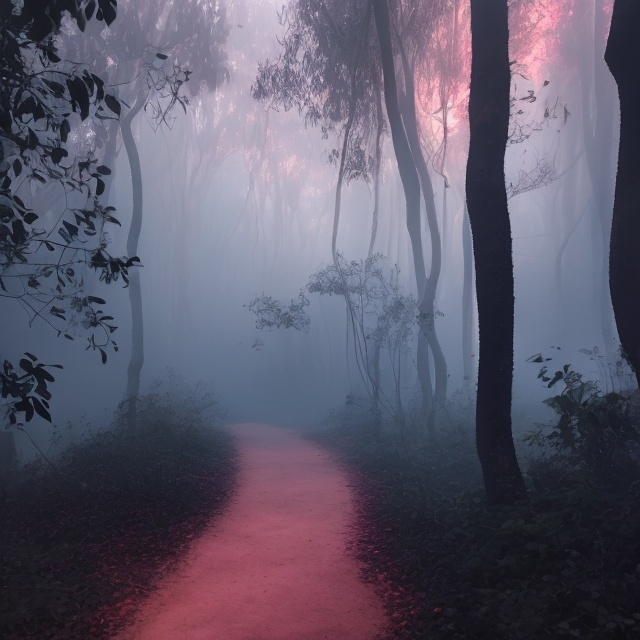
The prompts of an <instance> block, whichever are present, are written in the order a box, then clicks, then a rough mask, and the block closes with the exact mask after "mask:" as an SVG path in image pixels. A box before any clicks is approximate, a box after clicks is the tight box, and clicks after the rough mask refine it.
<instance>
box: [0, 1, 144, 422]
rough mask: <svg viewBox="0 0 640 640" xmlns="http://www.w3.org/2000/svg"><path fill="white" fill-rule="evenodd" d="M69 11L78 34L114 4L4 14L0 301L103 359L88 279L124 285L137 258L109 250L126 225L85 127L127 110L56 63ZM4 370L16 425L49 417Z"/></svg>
mask: <svg viewBox="0 0 640 640" xmlns="http://www.w3.org/2000/svg"><path fill="white" fill-rule="evenodd" d="M9 9H11V10H9ZM65 12H67V13H68V14H69V15H70V16H71V17H72V18H73V19H75V21H76V22H77V24H78V26H79V28H80V29H84V27H85V25H86V21H87V20H90V19H91V18H94V17H95V18H97V19H98V20H103V21H104V22H105V23H106V24H110V23H111V22H112V21H113V20H114V18H115V1H114V0H100V1H99V2H98V3H97V4H96V2H94V1H92V2H88V3H87V2H80V1H79V0H50V1H49V2H48V3H47V11H43V7H42V3H41V2H35V1H33V0H25V2H24V3H22V7H21V6H20V3H12V4H11V5H9V3H4V4H3V7H2V9H0V52H1V54H2V55H1V56H0V59H1V62H0V73H2V77H3V86H2V89H1V90H0V114H1V116H0V289H1V291H0V295H1V296H2V297H4V298H5V299H7V300H9V301H12V302H17V303H18V304H19V305H20V306H22V307H23V308H24V309H25V310H26V311H27V314H28V315H29V318H30V323H31V322H33V321H34V320H35V319H36V318H38V319H40V320H43V321H44V322H45V323H46V324H48V325H50V326H51V327H52V328H53V329H54V330H55V331H56V332H57V333H58V335H61V334H64V336H65V337H66V338H68V339H70V340H73V339H74V334H75V333H77V332H86V334H87V341H88V346H87V348H89V349H97V350H99V351H100V354H101V357H102V360H103V361H105V360H106V351H105V348H106V347H108V346H110V347H113V348H114V349H117V345H116V344H115V342H114V341H113V340H112V337H111V334H112V333H113V331H114V330H115V326H114V325H113V324H112V322H111V321H112V320H113V318H112V317H111V316H109V315H105V314H104V313H103V312H102V311H101V310H99V309H98V308H97V306H96V305H98V306H99V305H102V304H104V300H102V299H101V298H99V297H97V296H90V295H86V293H85V287H86V285H85V271H86V269H89V270H94V271H96V272H97V273H98V275H99V279H100V280H101V281H103V282H105V283H110V282H113V281H116V280H119V279H120V278H121V279H122V281H123V282H124V283H125V284H126V283H127V282H128V272H129V269H130V268H131V267H133V266H134V265H135V264H136V263H137V262H138V259H137V258H135V257H129V258H127V257H117V256H113V255H111V254H110V253H109V251H108V249H107V247H108V244H109V238H108V236H107V233H106V230H105V228H106V226H107V225H108V224H119V222H118V221H117V219H116V218H115V217H114V215H113V213H114V209H113V207H110V206H105V205H104V204H103V203H102V201H101V196H102V195H103V194H104V192H105V189H106V182H105V181H106V179H107V176H108V175H109V174H110V170H109V168H108V167H106V166H104V165H101V164H99V163H98V161H97V160H96V159H95V158H94V157H93V150H92V148H91V136H90V133H89V130H88V129H86V128H85V129H82V128H81V124H82V123H87V122H90V121H91V120H94V119H95V120H97V121H105V120H113V119H117V118H118V116H119V114H120V103H119V102H118V100H116V98H115V97H114V96H113V95H111V94H109V93H107V92H106V91H105V86H104V82H103V80H102V79H101V78H100V77H98V76H97V75H96V74H93V73H91V72H89V71H88V70H87V69H84V68H83V67H82V66H81V65H79V64H78V63H73V62H65V61H63V60H62V59H61V58H60V57H59V55H58V48H57V44H56V36H57V34H58V31H59V29H60V27H61V24H62V20H63V16H64V15H65ZM40 366H41V365H38V367H40ZM21 368H23V367H21ZM12 369H13V367H12V365H9V370H11V371H12ZM23 369H24V368H23ZM37 370H38V371H43V369H37ZM7 371H8V370H7V369H6V368H5V376H4V377H3V378H2V383H3V389H2V395H3V397H4V398H8V397H13V398H20V399H19V400H18V401H17V403H16V404H13V405H11V406H10V408H9V413H10V416H12V418H11V420H12V422H15V418H16V414H17V413H22V412H24V413H25V416H26V417H27V419H30V417H29V414H30V413H31V414H32V413H33V409H34V408H35V410H36V412H37V413H38V414H39V415H41V416H42V417H44V418H45V419H48V418H47V416H48V412H47V411H46V410H45V409H46V407H45V406H44V405H42V404H37V403H36V402H35V400H34V399H33V397H32V399H31V400H28V401H27V400H25V397H24V394H22V393H21V392H19V393H18V394H17V396H16V389H15V388H13V389H12V388H10V387H5V385H6V384H9V382H10V381H11V380H13V381H14V382H15V378H12V375H15V374H12V373H7ZM25 373H27V375H29V372H28V371H25ZM36 388H38V386H37V385H36ZM40 397H41V399H44V400H47V399H48V398H46V397H45V396H44V395H41V396H40Z"/></svg>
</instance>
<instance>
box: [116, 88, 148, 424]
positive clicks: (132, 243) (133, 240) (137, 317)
mask: <svg viewBox="0 0 640 640" xmlns="http://www.w3.org/2000/svg"><path fill="white" fill-rule="evenodd" d="M144 103H145V97H144V95H142V94H139V95H138V97H137V99H136V102H135V103H134V105H133V107H131V110H130V111H129V112H128V113H127V114H126V115H125V116H124V117H123V118H122V121H121V130H122V142H123V144H124V148H125V150H126V152H127V157H128V159H129V167H130V170H131V187H132V192H133V202H132V209H131V226H130V227H129V235H128V237H127V254H128V255H129V256H135V255H137V254H138V241H139V239H140V231H141V229H142V167H141V165H140V155H139V154H138V147H137V145H136V141H135V139H134V137H133V131H132V129H131V126H132V123H133V120H134V118H135V117H136V116H137V115H138V113H139V112H140V110H141V109H142V107H143V106H144ZM129 302H130V304H131V358H130V359H129V366H128V368H127V389H126V391H125V402H126V407H127V426H128V428H129V430H130V431H135V429H136V410H137V404H138V394H139V392H140V373H141V371H142V365H143V364H144V320H143V316H142V290H141V287H140V274H139V272H138V270H137V269H132V270H131V273H130V277H129Z"/></svg>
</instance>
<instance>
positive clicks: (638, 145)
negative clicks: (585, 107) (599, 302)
mask: <svg viewBox="0 0 640 640" xmlns="http://www.w3.org/2000/svg"><path fill="white" fill-rule="evenodd" d="M639 34H640V2H638V0H615V3H614V5H613V15H612V18H611V30H610V31H609V41H608V43H607V49H606V51H605V60H606V62H607V64H608V65H609V69H611V73H612V74H613V77H614V78H615V80H616V82H617V84H618V93H619V95H620V149H619V155H618V174H617V178H616V189H615V201H614V205H613V223H612V226H611V245H610V253H609V287H610V289H611V300H612V302H613V310H614V313H615V319H616V324H617V326H618V334H619V336H620V343H621V344H622V348H623V350H624V352H625V354H626V356H627V358H628V359H629V362H630V364H631V366H632V367H633V370H634V373H635V374H636V380H637V381H638V385H639V386H640V250H639V247H640V118H638V105H639V104H640V65H638V60H639V59H640V39H639V37H638V35H639Z"/></svg>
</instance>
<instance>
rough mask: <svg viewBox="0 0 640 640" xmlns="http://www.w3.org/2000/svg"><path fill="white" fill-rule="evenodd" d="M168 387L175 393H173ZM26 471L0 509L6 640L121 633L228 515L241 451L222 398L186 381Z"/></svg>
mask: <svg viewBox="0 0 640 640" xmlns="http://www.w3.org/2000/svg"><path fill="white" fill-rule="evenodd" d="M167 389H168V390H167ZM126 412H127V409H126V407H122V408H121V411H120V412H119V413H118V415H117V417H116V421H115V424H114V425H113V426H112V427H111V428H109V429H105V430H102V431H98V432H96V433H94V434H92V435H90V436H89V437H87V438H86V439H84V440H83V441H81V442H79V443H78V444H74V445H72V446H70V447H68V448H67V449H66V450H64V451H63V452H62V454H61V455H60V456H59V457H58V458H56V459H55V460H53V461H46V460H44V459H43V458H42V457H41V458H40V459H38V460H37V461H36V462H34V463H32V464H29V465H28V466H26V467H25V468H23V469H22V470H21V473H20V474H19V477H18V478H17V480H16V481H15V482H14V483H13V486H11V487H9V489H8V490H7V491H6V492H5V495H4V497H3V498H2V500H1V503H0V508H1V510H2V518H0V580H1V584H2V598H1V599H0V637H2V638H3V639H5V640H23V639H27V638H37V639H38V640H45V639H47V638H48V639H55V640H79V639H80V638H91V639H92V640H101V639H105V640H106V639H107V638H112V637H113V636H114V634H115V632H116V631H117V630H118V629H119V628H121V627H122V626H123V625H124V624H126V623H127V621H128V620H129V619H130V618H131V615H132V614H133V612H134V611H135V609H136V607H137V605H138V604H139V603H140V601H141V600H142V599H143V598H144V597H145V596H147V594H148V593H149V592H150V591H151V590H153V588H154V586H155V585H156V584H157V582H158V580H159V579H160V578H161V577H162V576H163V575H164V574H165V573H166V572H167V570H169V569H170V568H171V567H172V566H173V565H174V563H175V562H176V561H177V559H179V558H180V556H181V554H183V553H184V552H185V550H186V548H187V547H188V545H189V543H190V541H191V540H192V539H193V538H194V537H195V536H197V535H198V534H199V533H200V532H201V531H202V530H203V529H204V528H205V527H206V526H207V525H208V524H210V523H211V521H212V518H215V517H216V516H217V515H219V514H220V513H221V512H222V511H223V509H224V508H225V506H226V504H227V503H228V500H229V498H230V496H231V495H232V493H233V488H234V483H235V477H236V470H237V464H236V455H235V450H234V446H233V442H232V440H231V437H230V436H229V435H228V434H227V433H226V432H224V431H222V430H221V429H219V428H218V423H219V421H220V415H219V411H218V407H217V404H216V403H215V401H214V400H213V398H212V397H211V396H210V395H208V394H206V393H200V392H199V391H198V390H197V389H192V388H189V387H188V386H187V385H185V384H184V383H183V382H181V381H180V379H178V378H177V377H175V376H173V377H170V378H169V380H168V382H166V383H164V384H158V385H157V386H156V388H155V389H154V390H153V391H152V393H150V394H148V395H146V396H141V397H140V399H139V401H138V405H137V421H136V424H137V428H136V430H135V431H134V432H131V431H130V430H129V429H128V427H127V421H126V420H125V416H126Z"/></svg>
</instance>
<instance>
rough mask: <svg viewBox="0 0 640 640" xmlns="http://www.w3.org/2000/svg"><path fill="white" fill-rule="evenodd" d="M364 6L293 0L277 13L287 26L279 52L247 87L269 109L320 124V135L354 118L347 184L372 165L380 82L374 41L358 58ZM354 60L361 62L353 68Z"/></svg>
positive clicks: (335, 155) (334, 158)
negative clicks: (376, 105) (294, 111)
mask: <svg viewBox="0 0 640 640" xmlns="http://www.w3.org/2000/svg"><path fill="white" fill-rule="evenodd" d="M367 4H368V3H367V2H364V1H363V0H355V1H354V2H342V1H339V0H331V1H329V2H322V3H320V4H318V3H317V2H315V1H313V0H297V1H296V2H293V3H290V4H289V5H288V6H287V7H283V10H282V13H281V14H279V15H280V21H281V23H282V24H283V25H284V26H285V27H286V31H285V34H284V36H283V38H282V42H281V44H282V48H283V50H282V52H281V53H280V55H279V57H278V59H277V60H276V61H269V60H267V61H265V62H264V63H260V65H259V67H258V75H257V77H256V80H255V82H254V84H253V86H252V89H251V90H252V95H253V97H254V98H255V99H256V100H260V101H263V102H265V103H266V104H267V105H269V106H270V107H272V108H274V109H277V108H278V107H282V108H284V110H285V111H289V110H290V109H292V108H296V109H297V110H298V112H299V113H300V115H301V116H303V118H304V122H305V124H307V125H311V126H317V125H320V126H321V127H322V132H323V134H324V136H325V137H328V136H329V133H331V132H333V131H334V130H335V129H336V128H337V127H339V126H340V125H342V124H344V123H345V122H346V121H347V119H348V118H349V117H350V114H351V115H353V118H354V126H353V127H352V130H353V131H352V134H351V136H350V138H349V141H348V153H347V157H346V159H345V160H346V166H345V177H346V179H347V182H349V181H350V180H353V179H357V178H360V177H364V178H365V179H368V178H369V177H370V176H371V173H372V170H373V167H374V164H375V161H374V156H375V151H374V150H373V139H374V137H375V135H374V134H375V131H376V127H377V115H376V109H375V104H376V98H375V94H374V92H375V91H376V90H378V91H379V79H378V78H377V77H376V78H375V79H374V77H373V76H372V74H376V75H379V71H378V70H377V68H376V66H377V59H378V54H377V50H376V46H375V42H373V41H371V42H370V41H367V42H365V43H364V46H365V47H366V51H367V53H366V55H364V56H361V55H359V54H360V46H361V40H362V35H361V34H362V33H363V32H366V29H363V24H362V23H363V20H368V19H369V12H368V11H367V10H366V7H367ZM369 31H372V30H369ZM359 60H361V61H363V63H361V64H358V61H359ZM355 65H357V67H356V69H355V71H354V66H355ZM354 72H355V83H353V82H352V74H353V73H354ZM376 87H378V88H377V89H376ZM352 105H354V106H353V107H352ZM352 110H353V113H351V112H352ZM339 157H340V153H339V152H338V151H337V150H334V151H333V152H332V153H330V154H329V157H328V159H329V162H330V163H332V164H336V163H338V162H339Z"/></svg>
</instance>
